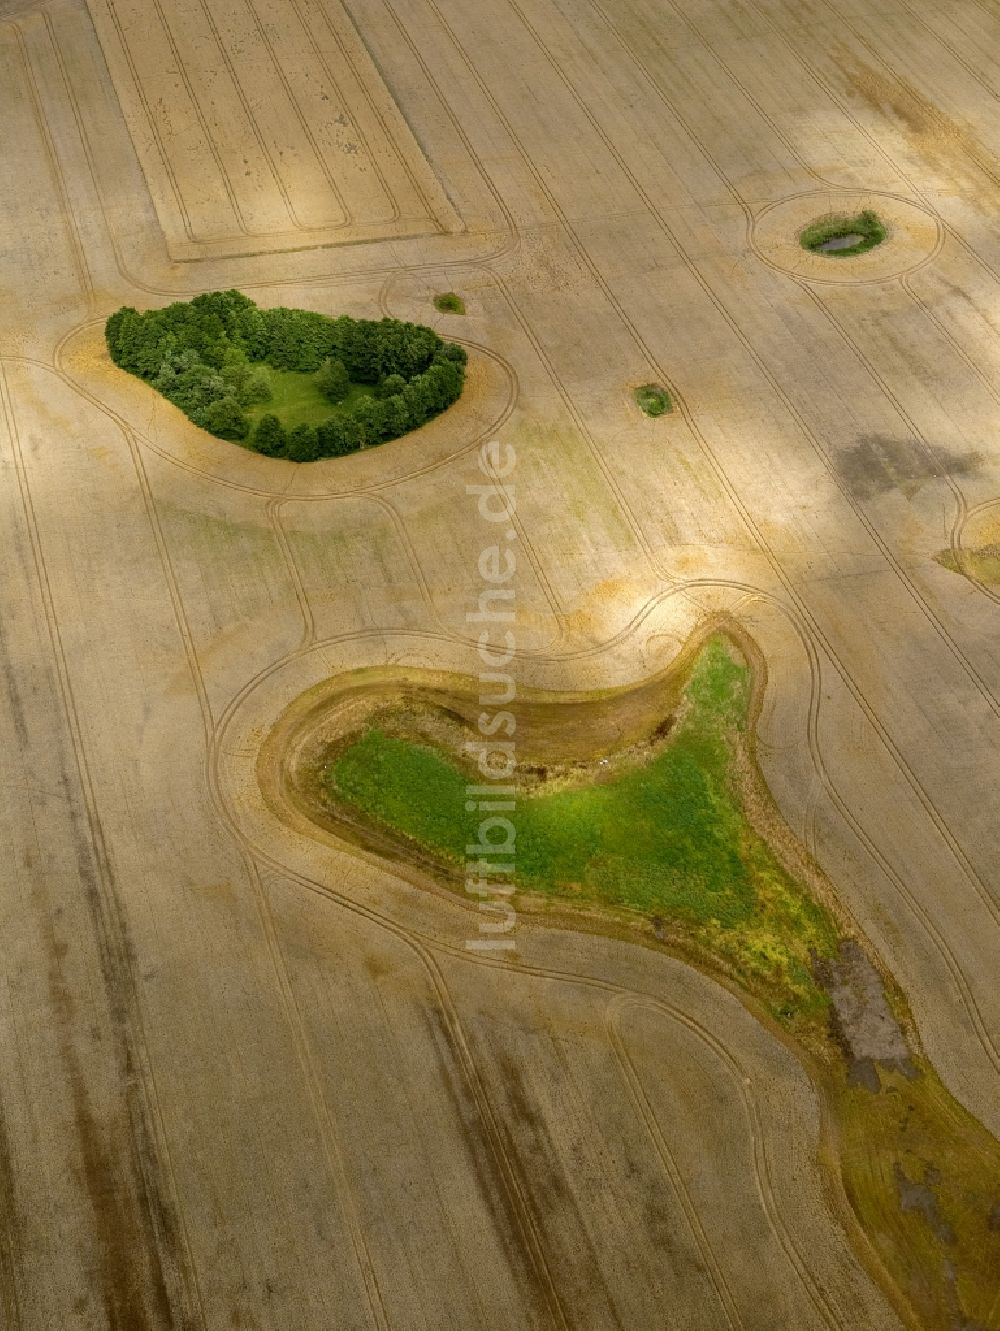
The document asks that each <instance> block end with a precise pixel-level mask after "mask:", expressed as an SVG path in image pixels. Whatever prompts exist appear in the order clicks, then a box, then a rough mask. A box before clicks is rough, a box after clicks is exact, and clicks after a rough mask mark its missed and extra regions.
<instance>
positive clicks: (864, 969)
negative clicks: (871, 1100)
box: [815, 939, 915, 1094]
mask: <svg viewBox="0 0 1000 1331" xmlns="http://www.w3.org/2000/svg"><path fill="white" fill-rule="evenodd" d="M815 971H816V978H817V979H818V980H819V982H820V984H822V985H823V987H824V989H825V990H826V991H827V993H828V994H829V995H830V1021H831V1024H832V1027H833V1035H834V1039H835V1040H836V1042H837V1043H838V1044H839V1045H840V1047H841V1048H842V1049H843V1050H844V1053H845V1055H846V1057H847V1062H848V1067H849V1069H850V1073H849V1075H850V1079H851V1081H852V1082H854V1083H855V1084H857V1085H861V1086H865V1087H867V1089H868V1090H870V1091H872V1092H874V1093H876V1094H877V1093H878V1091H879V1089H880V1082H879V1076H878V1066H879V1065H880V1064H881V1065H883V1066H885V1067H889V1068H895V1069H896V1070H897V1071H899V1072H902V1073H903V1074H904V1075H905V1076H913V1075H914V1074H915V1069H914V1067H913V1064H912V1062H911V1060H910V1051H909V1049H908V1048H907V1044H906V1039H905V1038H904V1036H903V1032H902V1030H901V1029H900V1027H899V1023H898V1022H897V1021H896V1018H895V1017H894V1016H893V1014H892V1009H891V1008H890V1007H889V1003H888V1001H887V999H886V996H885V987H884V985H883V983H882V977H881V976H880V975H879V973H878V971H877V970H876V969H875V967H874V966H873V965H872V963H871V962H870V961H869V960H868V958H867V957H866V956H865V954H864V952H863V951H862V949H861V948H860V947H859V946H858V944H857V943H856V942H855V941H854V940H853V939H847V940H845V941H844V942H843V943H841V945H840V951H839V953H838V955H837V956H836V957H835V958H834V959H832V960H822V961H817V962H816V963H815Z"/></svg>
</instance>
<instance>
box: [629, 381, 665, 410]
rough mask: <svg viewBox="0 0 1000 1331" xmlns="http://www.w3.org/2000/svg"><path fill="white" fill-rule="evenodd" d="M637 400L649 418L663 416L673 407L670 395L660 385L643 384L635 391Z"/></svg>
mask: <svg viewBox="0 0 1000 1331" xmlns="http://www.w3.org/2000/svg"><path fill="white" fill-rule="evenodd" d="M635 400H636V402H637V403H638V405H639V409H640V410H641V411H643V412H645V414H646V415H647V416H662V415H663V413H664V412H666V411H670V409H671V407H672V406H673V403H672V402H671V400H670V394H669V393H668V392H667V390H666V389H665V388H662V387H661V386H660V385H659V384H643V385H642V387H641V388H637V389H636V390H635Z"/></svg>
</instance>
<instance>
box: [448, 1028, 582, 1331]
mask: <svg viewBox="0 0 1000 1331" xmlns="http://www.w3.org/2000/svg"><path fill="white" fill-rule="evenodd" d="M428 1018H429V1021H430V1025H431V1032H432V1042H433V1046H434V1050H435V1053H436V1055H437V1063H438V1074H439V1082H440V1085H441V1087H442V1089H443V1090H444V1091H445V1092H446V1094H447V1095H448V1098H449V1100H450V1101H451V1104H452V1107H453V1109H454V1111H455V1116H456V1118H457V1120H458V1122H459V1123H460V1124H461V1131H462V1139H463V1141H464V1143H465V1146H466V1150H467V1152H468V1157H469V1161H470V1165H471V1170H472V1174H473V1176H474V1177H475V1179H476V1182H477V1185H478V1189H479V1194H480V1196H481V1197H482V1199H483V1202H484V1204H485V1206H486V1208H487V1209H488V1211H489V1212H490V1214H491V1215H492V1216H493V1222H494V1225H495V1227H496V1232H497V1234H498V1236H499V1237H500V1240H501V1242H502V1244H503V1247H504V1250H505V1252H506V1253H507V1260H508V1261H509V1263H510V1267H511V1274H512V1276H513V1278H514V1280H515V1282H516V1284H517V1287H518V1288H519V1289H521V1290H522V1291H523V1292H524V1294H525V1297H526V1298H527V1299H528V1300H529V1302H530V1304H531V1310H532V1313H533V1314H534V1325H535V1326H537V1327H554V1328H565V1327H569V1326H571V1325H572V1324H571V1323H570V1322H569V1321H568V1320H567V1317H566V1314H565V1312H564V1310H563V1309H562V1307H561V1305H560V1302H559V1299H558V1295H556V1293H555V1291H554V1290H553V1289H552V1288H551V1286H550V1284H549V1280H548V1279H547V1272H546V1270H545V1266H544V1265H543V1261H545V1259H541V1260H540V1254H538V1253H536V1252H535V1250H534V1247H533V1244H532V1242H531V1240H530V1239H529V1237H528V1233H527V1230H526V1225H525V1219H526V1217H525V1215H524V1212H523V1210H522V1206H521V1204H520V1202H519V1198H518V1194H519V1193H520V1195H521V1196H522V1197H523V1196H524V1194H525V1191H526V1189H525V1181H524V1179H523V1177H521V1176H520V1174H519V1172H518V1171H517V1170H516V1167H515V1163H514V1162H513V1161H511V1160H510V1159H509V1158H506V1159H505V1157H504V1153H503V1150H502V1147H501V1144H500V1142H499V1141H497V1140H496V1138H495V1136H494V1133H493V1131H492V1130H491V1128H490V1126H489V1125H488V1124H487V1123H486V1122H485V1120H484V1116H483V1112H482V1110H481V1109H480V1105H479V1102H478V1100H477V1096H476V1094H475V1092H474V1091H473V1088H472V1086H471V1085H470V1081H469V1076H468V1075H467V1074H466V1073H465V1072H464V1070H463V1065H464V1057H463V1051H462V1050H461V1049H460V1048H459V1047H458V1044H457V1040H456V1036H455V1032H454V1031H453V1030H452V1027H451V1023H450V1022H449V1020H448V1018H447V1017H446V1015H445V1013H444V1012H442V1011H441V1009H440V1008H437V1007H432V1008H429V1009H428Z"/></svg>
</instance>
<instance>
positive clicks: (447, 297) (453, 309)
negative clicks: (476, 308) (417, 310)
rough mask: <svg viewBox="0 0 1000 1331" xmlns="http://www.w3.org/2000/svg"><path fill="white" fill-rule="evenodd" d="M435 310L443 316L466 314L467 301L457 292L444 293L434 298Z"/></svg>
mask: <svg viewBox="0 0 1000 1331" xmlns="http://www.w3.org/2000/svg"><path fill="white" fill-rule="evenodd" d="M434 308H435V309H437V310H440V311H441V313H442V314H464V313H465V301H464V300H463V299H462V297H461V296H460V295H459V294H458V292H457V291H442V292H441V293H440V294H439V295H437V296H435V297H434Z"/></svg>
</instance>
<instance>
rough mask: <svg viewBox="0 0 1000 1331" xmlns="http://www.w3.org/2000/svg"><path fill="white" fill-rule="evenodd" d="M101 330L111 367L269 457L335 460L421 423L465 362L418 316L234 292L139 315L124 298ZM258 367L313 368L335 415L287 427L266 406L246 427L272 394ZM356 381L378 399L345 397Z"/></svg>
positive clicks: (457, 387)
mask: <svg viewBox="0 0 1000 1331" xmlns="http://www.w3.org/2000/svg"><path fill="white" fill-rule="evenodd" d="M105 338H106V341H107V345H108V351H109V352H110V354H111V359H112V360H113V361H114V363H115V364H116V365H118V366H120V367H121V369H123V370H127V371H128V372H129V373H130V374H134V375H136V376H137V377H138V378H140V379H143V380H145V381H146V382H147V383H149V384H150V385H152V387H153V388H155V389H156V390H157V391H158V392H160V393H162V394H163V396H164V397H166V398H168V399H169V400H170V401H171V402H173V403H174V404H175V405H176V406H178V407H179V408H180V409H181V411H183V412H184V413H185V414H186V415H187V416H188V417H189V418H190V419H191V420H192V421H194V423H195V424H196V425H200V426H201V427H202V428H203V429H205V430H208V431H209V433H211V434H214V435H217V436H218V437H219V438H221V439H231V440H239V441H240V442H243V443H245V444H246V445H247V446H248V447H250V448H253V449H255V450H256V451H257V452H260V453H265V454H267V455H268V456H270V457H288V458H289V459H291V460H293V461H301V462H308V461H312V460H313V459H314V458H317V457H339V456H342V455H343V454H345V453H351V452H354V451H355V450H356V449H358V448H367V447H370V446H372V445H373V444H380V443H382V442H384V441H385V440H388V439H395V438H398V437H399V436H400V435H402V434H406V433H407V432H408V431H410V430H415V429H417V428H418V427H419V426H421V425H423V424H424V423H425V421H428V420H430V419H431V417H432V416H436V415H438V414H439V413H440V412H442V411H444V410H445V409H446V408H447V407H450V406H451V404H452V403H453V402H455V401H457V399H458V398H459V396H460V395H461V392H462V387H463V384H464V379H465V365H466V359H467V358H466V353H465V351H464V349H463V348H462V347H460V346H458V345H457V344H455V343H446V342H445V341H444V340H443V339H442V338H440V337H439V336H438V335H437V333H435V332H434V330H433V329H431V328H426V327H424V326H423V325H421V324H412V323H405V322H403V321H402V320H399V319H352V318H349V317H348V316H347V315H341V316H340V317H339V318H330V317H329V316H328V315H325V314H318V313H316V312H315V311H313V310H293V309H284V308H280V307H279V308H277V309H259V308H258V306H257V305H256V304H255V303H254V302H253V301H252V300H251V299H250V298H249V297H248V296H244V295H243V294H242V292H239V291H210V292H206V293H205V294H204V295H201V296H195V298H194V299H193V300H190V301H177V302H176V303H174V304H173V305H167V306H165V307H164V308H162V309H158V310H146V311H143V312H142V313H140V312H139V311H138V310H135V309H132V308H131V307H130V306H123V307H122V308H121V309H120V310H117V311H116V312H115V313H114V314H113V315H111V317H110V318H109V319H108V321H107V323H106V325H105ZM265 366H269V367H270V369H271V370H277V371H282V370H284V371H287V370H292V371H296V372H298V373H300V374H309V375H313V376H315V381H316V387H317V388H318V389H319V391H320V392H321V393H322V394H323V395H324V396H325V397H326V398H327V399H328V400H329V401H330V403H331V409H332V411H333V412H334V414H332V415H331V417H330V419H329V420H327V421H323V422H321V423H320V424H319V425H318V426H311V425H310V426H302V427H299V426H295V427H294V428H293V429H292V430H290V431H286V429H285V427H284V426H283V425H282V423H281V421H280V419H279V418H278V417H277V416H276V415H274V414H267V415H264V416H262V417H261V418H260V419H259V420H258V422H257V424H256V426H255V427H253V428H251V425H250V421H249V419H248V417H247V415H246V410H247V409H248V408H251V409H252V408H254V407H255V406H256V407H258V409H259V404H261V403H264V402H267V401H269V400H270V394H271V389H270V385H269V380H268V375H269V371H268V370H267V369H265V368H263V367H265ZM354 384H358V385H371V386H372V387H373V389H374V396H363V397H360V398H359V400H358V401H356V402H355V403H354V404H353V406H352V405H350V403H347V404H345V399H347V398H348V395H349V393H350V390H351V386H352V385H354ZM371 391H372V390H371V389H369V390H368V392H369V393H370V392H371ZM341 404H345V405H341Z"/></svg>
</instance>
